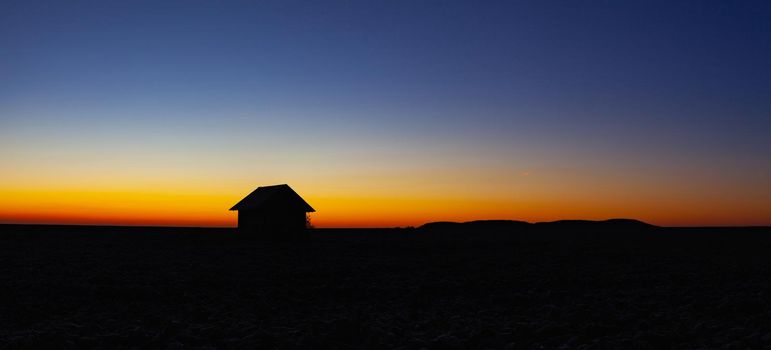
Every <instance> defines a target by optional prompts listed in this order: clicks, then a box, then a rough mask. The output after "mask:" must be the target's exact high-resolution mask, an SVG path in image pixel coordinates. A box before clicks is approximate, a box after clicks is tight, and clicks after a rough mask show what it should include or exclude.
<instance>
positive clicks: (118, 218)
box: [0, 190, 769, 228]
mask: <svg viewBox="0 0 771 350" xmlns="http://www.w3.org/2000/svg"><path fill="white" fill-rule="evenodd" d="M298 192H299V191H298ZM0 195H1V196H2V199H0V223H38V224H85V225H132V226H198V227H235V226H236V217H237V216H236V213H235V212H230V211H228V209H229V208H230V207H231V206H232V205H233V204H234V203H235V202H237V201H238V200H239V199H240V196H241V194H229V193H216V194H212V193H197V194H187V193H185V194H180V193H163V192H128V191H122V192H121V191H101V192H100V191H78V190H62V191H22V190H16V191H9V190H5V191H0ZM304 197H305V198H306V200H307V201H308V202H309V203H310V204H311V205H312V206H314V208H315V209H316V210H317V212H316V213H312V214H311V222H312V224H313V225H314V226H315V227H319V228H325V227H362V228H365V227H406V226H415V227H417V226H420V225H422V224H424V223H427V222H433V221H471V220H484V219H509V220H522V221H528V222H538V221H552V220H560V219H588V220H602V219H608V218H616V217H625V218H635V219H640V220H643V221H646V222H649V223H652V224H656V225H662V226H731V225H736V226H747V225H768V224H769V222H768V221H763V220H758V219H757V216H758V212H757V211H755V212H752V211H749V210H748V209H747V208H743V207H741V206H738V207H733V208H727V209H725V210H723V211H721V212H719V213H718V215H714V214H712V213H711V211H710V207H709V203H691V205H690V206H689V207H688V208H682V207H678V206H670V207H667V206H666V205H661V204H658V203H655V202H652V203H634V204H635V205H634V206H632V205H629V206H626V207H624V208H623V209H620V208H619V206H618V205H616V204H615V203H613V202H612V201H597V200H596V201H594V202H590V201H576V200H568V199H563V200H561V201H560V200H556V199H551V200H548V199H543V200H540V201H536V200H532V199H527V200H520V201H516V200H507V199H505V198H470V197H457V198H448V197H441V196H437V197H435V198H430V197H427V196H415V197H406V196H402V197H397V196H386V195H379V196H370V197H364V196H353V195H351V196H329V195H316V194H314V193H310V194H308V195H305V196H304ZM675 209H679V210H675ZM761 214H762V213H761Z"/></svg>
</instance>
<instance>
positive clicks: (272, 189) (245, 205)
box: [230, 184, 315, 213]
mask: <svg viewBox="0 0 771 350" xmlns="http://www.w3.org/2000/svg"><path fill="white" fill-rule="evenodd" d="M260 209H290V210H303V211H305V212H306V213H308V212H315V210H313V208H312V207H311V206H310V205H309V204H308V203H307V202H305V200H304V199H302V197H300V195H299V194H297V192H295V191H294V190H293V189H292V188H291V187H289V185H287V184H282V185H273V186H260V187H257V189H256V190H254V191H252V193H249V195H247V196H246V197H244V199H242V200H241V201H239V202H238V203H236V205H234V206H233V207H232V208H230V210H260Z"/></svg>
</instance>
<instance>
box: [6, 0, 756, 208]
mask: <svg viewBox="0 0 771 350" xmlns="http://www.w3.org/2000/svg"><path fill="white" fill-rule="evenodd" d="M768 18H771V5H769V4H768V3H767V2H763V1H746V2H723V1H715V2H711V1H662V2H656V1H615V2H614V1H532V2H531V1H503V2H495V1H491V2H473V1H467V2H454V1H405V2H391V1H383V2H368V1H361V2H356V1H340V2H333V1H330V2H310V1H307V2H303V1H300V2H294V1H275V2H208V1H184V2H157V1H147V2H143V1H131V2H123V1H93V2H78V1H73V2H58V1H5V2H3V3H2V5H0V76H2V81H0V161H2V162H3V163H4V164H6V165H4V168H6V169H11V170H10V171H6V173H7V174H6V175H5V176H6V178H5V179H4V180H5V183H6V185H5V186H6V187H7V188H14V189H19V188H21V189H24V188H33V187H35V186H37V185H39V184H40V183H48V184H50V186H52V187H57V186H64V187H67V186H70V187H72V186H75V185H72V183H69V182H67V181H70V180H66V181H65V180H60V179H58V178H56V177H53V176H52V177H51V178H47V179H46V178H40V179H39V180H38V181H39V183H36V182H31V181H27V180H23V179H24V178H25V177H26V174H28V173H29V172H36V173H39V174H40V173H49V174H55V173H60V174H61V173H67V172H68V171H69V172H72V175H71V177H72V178H77V177H78V176H79V175H77V174H89V175H87V176H86V175H83V176H82V177H83V178H86V179H89V180H88V181H92V180H93V181H97V180H99V181H102V180H104V181H106V180H105V179H100V178H98V176H97V175H94V174H98V173H100V172H101V173H121V172H123V173H125V172H129V169H132V170H130V171H131V172H136V171H138V170H137V169H139V171H140V172H141V173H142V174H141V176H139V177H148V178H150V177H152V175H151V174H153V173H157V174H160V175H157V176H159V178H158V182H160V183H164V181H169V182H172V181H173V180H171V178H172V177H174V178H178V177H184V176H192V177H195V176H199V177H200V181H201V182H205V181H204V179H221V180H222V181H223V182H225V183H227V184H230V185H221V186H223V187H224V188H228V189H229V191H234V192H235V188H236V187H238V188H240V187H241V186H246V184H247V182H249V181H251V182H258V183H257V184H259V182H261V181H281V180H294V181H295V182H300V183H306V184H307V185H306V187H307V188H312V186H322V185H323V184H324V182H322V181H321V180H311V179H309V175H308V174H309V173H318V174H328V175H329V176H331V177H332V178H330V179H326V180H325V181H327V182H326V183H335V184H339V183H342V182H341V181H346V180H345V179H348V177H346V176H342V175H340V174H357V173H359V172H361V171H364V172H365V174H361V176H362V177H369V178H371V179H372V180H371V181H370V182H366V181H365V182H363V183H362V184H361V185H360V186H359V187H357V188H356V190H355V191H359V192H361V193H363V191H366V190H367V189H368V188H373V187H374V188H378V187H383V186H385V187H388V186H387V185H386V184H384V183H383V181H387V180H383V179H384V178H385V179H387V178H389V177H390V178H394V177H404V178H409V177H410V176H412V175H410V174H411V173H415V172H417V173H419V174H420V175H419V178H420V179H421V180H420V181H417V180H416V182H415V184H414V185H412V187H411V186H407V187H406V188H403V190H404V191H413V190H415V188H414V187H418V186H422V185H420V184H425V183H426V182H430V181H431V179H432V178H437V177H441V174H446V173H448V172H465V171H467V169H480V170H479V173H475V175H474V176H476V177H485V176H484V174H488V175H490V177H491V178H495V179H497V180H494V181H492V182H491V183H490V184H489V186H491V187H495V186H496V185H497V186H503V187H505V186H506V185H507V184H509V183H510V182H511V181H510V180H511V179H509V178H507V176H511V174H520V173H524V172H528V173H529V172H537V173H541V174H550V175H549V176H551V177H550V178H552V180H551V181H553V182H560V183H570V184H575V186H577V187H580V186H589V185H590V183H589V182H586V181H584V180H580V179H581V178H594V179H598V178H604V177H607V181H610V182H614V183H615V182H618V183H619V185H618V186H620V188H630V189H642V188H645V189H647V191H668V188H672V187H680V188H682V186H684V185H686V184H689V183H694V182H698V183H700V185H699V187H698V191H700V192H699V193H700V194H705V195H706V194H709V193H711V194H712V195H711V196H708V197H705V198H712V199H713V200H714V198H722V197H724V196H729V197H730V196H736V198H735V199H734V201H737V202H741V198H742V197H747V195H748V194H752V195H753V196H756V198H755V197H753V198H752V199H751V200H748V201H747V202H746V205H747V206H757V205H758V203H766V204H771V203H769V202H765V201H766V200H769V198H770V197H771V184H770V183H771V165H770V164H769V163H770V162H769V161H768V160H767V158H768V156H767V154H768V153H769V150H771V141H769V137H768V136H767V135H768V130H769V129H771V99H769V98H768V96H771V69H769V68H770V67H769V63H768V62H771V21H768ZM192 164H204V165H202V166H200V167H196V166H193V165H192ZM249 164H251V165H249ZM254 164H261V166H254ZM303 164H304V165H303ZM534 169H535V170H534ZM394 172H395V173H394ZM132 174H133V173H132ZM186 174H187V175H186ZM195 174H203V175H195ZM236 174H237V175H236ZM335 174H337V175H340V176H341V177H340V178H335V176H336V175H335ZM38 176H39V175H38ZM132 176H133V175H132ZM132 176H127V178H126V179H123V180H120V181H117V180H116V182H114V183H112V184H111V186H112V187H121V186H123V187H125V188H135V187H136V186H137V184H136V183H134V182H133V180H132V179H134V178H136V177H132ZM350 176H353V175H350ZM560 176H562V177H560ZM654 178H660V179H661V181H653V180H651V179H654ZM247 179H251V180H247ZM577 179H578V180H577ZM88 181H87V182H88ZM99 181H97V182H99ZM454 181H455V182H454ZM457 181H461V180H453V181H449V180H448V182H447V184H446V187H447V188H456V187H458V186H462V184H461V183H456V182H457ZM496 181H498V182H496ZM550 183H552V182H550ZM81 185H82V186H85V184H81ZM81 185H78V186H81ZM547 185H548V184H545V183H544V184H534V185H533V186H532V187H530V188H529V190H528V191H534V193H533V194H532V196H533V198H536V197H537V194H536V193H537V191H538V190H544V191H546V188H541V187H539V186H547ZM76 187H77V186H76ZM333 187H335V188H338V189H340V190H341V191H344V190H345V186H343V185H337V186H333ZM444 190H445V191H446V188H444ZM351 191H352V193H354V192H355V191H354V190H351ZM437 191H438V190H437ZM512 191H513V190H512ZM698 191H697V192H698ZM710 191H713V192H710ZM714 191H717V192H714ZM488 192H494V190H492V189H491V190H489V191H488ZM504 192H505V191H504ZM601 192H602V191H601ZM505 193H507V194H508V195H511V197H512V198H513V197H516V193H513V192H512V193H509V192H505ZM587 193H589V192H587ZM689 193H690V192H689ZM352 195H353V194H352ZM581 195H584V196H586V193H583V194H581ZM686 195H692V193H690V194H682V195H681V196H680V197H673V198H674V199H673V201H675V202H677V201H683V203H686V202H685V201H684V199H683V198H684V197H685V196H686ZM425 196H426V197H431V196H432V195H431V194H425ZM576 196H579V194H576ZM662 196H663V194H662ZM681 197H682V198H681ZM528 198H530V197H528ZM550 198H551V197H550ZM609 200H610V199H609ZM615 200H618V199H615ZM570 201H571V203H573V202H578V203H580V200H578V199H577V198H572V197H571V200H570ZM609 203H610V202H609ZM742 203H745V202H742ZM750 203H752V204H750ZM522 205H526V203H519V204H518V205H513V204H512V208H518V207H519V206H522ZM683 205H685V204H683ZM608 206H609V207H611V205H610V204H608ZM717 207H719V206H718V205H717V204H716V205H715V208H714V209H713V210H718V209H717ZM769 207H771V205H769ZM598 210H599V209H598ZM705 210H706V209H705ZM512 212H513V213H514V214H512V215H516V211H515V210H514V209H512ZM607 214H608V215H613V214H614V213H607ZM702 214H704V216H707V213H702ZM769 214H771V213H769V212H768V210H765V211H757V212H754V214H753V215H754V216H753V219H752V220H751V221H752V222H767V221H764V220H771V218H770V217H769V216H768V215H769ZM554 215H558V214H557V213H555V214H554ZM597 215H599V214H597ZM689 215H690V214H689ZM694 215H695V214H694ZM653 216H654V217H655V215H653ZM654 220H655V219H654Z"/></svg>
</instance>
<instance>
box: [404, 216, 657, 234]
mask: <svg viewBox="0 0 771 350" xmlns="http://www.w3.org/2000/svg"><path fill="white" fill-rule="evenodd" d="M656 227H657V226H655V225H651V224H649V223H646V222H643V221H640V220H635V219H609V220H602V221H592V220H559V221H550V222H538V223H534V224H532V223H529V222H525V221H516V220H477V221H468V222H451V221H439V222H430V223H427V224H425V225H423V226H420V227H418V229H419V230H423V231H430V232H466V231H473V232H502V231H508V232H511V231H530V230H534V231H542V230H546V231H564V232H568V231H570V232H576V231H587V230H591V231H619V230H621V231H630V230H647V229H652V228H656Z"/></svg>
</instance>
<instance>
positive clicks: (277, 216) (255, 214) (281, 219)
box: [238, 210, 305, 234]
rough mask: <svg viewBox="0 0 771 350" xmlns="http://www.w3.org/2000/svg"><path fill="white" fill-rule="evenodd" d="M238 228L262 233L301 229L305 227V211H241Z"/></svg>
mask: <svg viewBox="0 0 771 350" xmlns="http://www.w3.org/2000/svg"><path fill="white" fill-rule="evenodd" d="M238 229H239V230H240V231H243V232H251V233H261V234H272V233H282V232H287V231H301V230H304V229H305V212H297V211H293V212H286V211H263V210H260V211H256V210H255V211H239V212H238Z"/></svg>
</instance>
